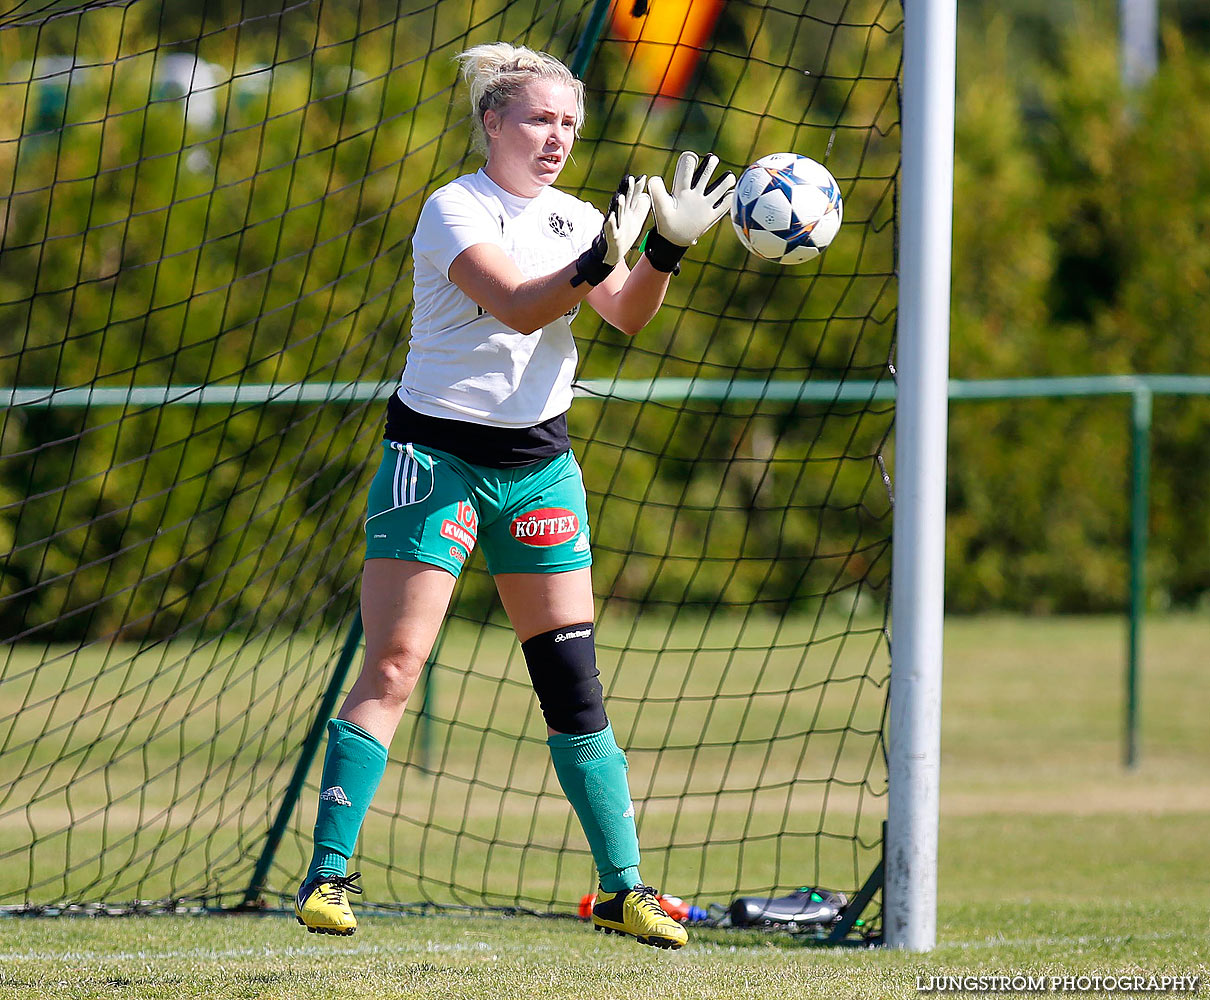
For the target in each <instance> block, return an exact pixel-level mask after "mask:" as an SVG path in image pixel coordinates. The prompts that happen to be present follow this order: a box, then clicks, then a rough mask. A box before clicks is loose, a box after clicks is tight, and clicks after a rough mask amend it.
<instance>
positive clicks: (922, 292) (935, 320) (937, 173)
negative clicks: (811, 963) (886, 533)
mask: <svg viewBox="0 0 1210 1000" xmlns="http://www.w3.org/2000/svg"><path fill="white" fill-rule="evenodd" d="M956 22H957V10H956V3H955V0H904V52H903V114H902V121H903V143H902V166H901V178H902V187H901V200H900V205H901V206H902V207H901V214H900V245H899V327H898V337H897V344H898V347H897V358H896V369H897V375H896V381H897V384H898V392H897V396H898V399H897V402H896V411H895V476H894V483H895V513H894V526H893V533H892V537H893V538H894V556H893V560H892V570H891V576H892V582H891V613H892V632H891V664H892V666H891V693H890V732H889V736H888V744H889V747H888V754H889V759H888V761H887V770H888V781H889V789H888V803H887V835H886V843H885V846H884V850H885V855H884V857H885V862H886V867H885V879H886V881H885V888H884V890H883V903H884V911H883V933H884V935H885V941H886V943H887V944H888V945H890V946H891V947H898V948H906V949H910V950H913V951H928V950H931V949H932V948H933V946H934V945H935V944H936V939H937V830H938V808H939V778H940V751H941V638H942V628H943V613H944V587H945V474H946V440H947V433H946V419H947V413H948V391H947V390H948V375H949V359H948V355H949V308H950V258H951V238H952V231H953V176H954V166H953V164H954V64H955V49H956V44H957V40H956V31H957V27H956Z"/></svg>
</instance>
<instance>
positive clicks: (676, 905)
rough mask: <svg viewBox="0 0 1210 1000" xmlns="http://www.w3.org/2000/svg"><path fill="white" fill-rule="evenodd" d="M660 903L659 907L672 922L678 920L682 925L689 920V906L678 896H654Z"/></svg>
mask: <svg viewBox="0 0 1210 1000" xmlns="http://www.w3.org/2000/svg"><path fill="white" fill-rule="evenodd" d="M655 898H656V899H658V900H659V901H660V907H661V909H663V911H664V912H665V913H667V914H668V916H670V917H671V918H672V919H673V920H679V921H680V922H681V923H682V924H683V923H684V922H685V921H686V920H687V919H688V918H689V904H688V903H686V902H685V901H684V900H683V899H681V898H680V897H679V896H656V897H655Z"/></svg>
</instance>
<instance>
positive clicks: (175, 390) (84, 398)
mask: <svg viewBox="0 0 1210 1000" xmlns="http://www.w3.org/2000/svg"><path fill="white" fill-rule="evenodd" d="M395 385H396V383H395V382H394V381H393V380H392V381H389V382H342V383H310V382H301V383H289V384H286V383H281V384H273V383H270V384H247V385H159V386H124V387H100V386H97V387H84V388H73V389H56V388H49V387H47V388H21V389H3V390H0V406H2V407H17V406H19V407H24V408H30V409H49V408H59V407H68V408H81V407H93V406H120V407H129V406H240V405H248V406H263V405H297V404H315V403H319V404H323V403H357V402H369V401H372V400H376V399H384V398H386V396H387V395H388V394H389V393H390V392H391V391H392V389H393V388H394V386H395ZM576 388H577V394H578V395H580V396H585V397H590V398H596V399H601V400H622V401H628V402H656V401H669V402H672V401H680V402H683V401H688V400H698V401H702V402H715V403H725V402H778V403H787V404H794V403H816V404H828V403H869V402H877V401H886V402H890V401H892V400H894V398H895V384H894V382H893V381H892V380H891V379H890V378H887V379H885V380H878V381H875V380H852V381H832V380H827V381H824V380H820V381H809V382H789V381H779V380H761V379H735V380H728V379H702V378H654V379H586V380H583V381H581V382H579V383H577V387H576ZM1090 396H1126V397H1129V398H1130V400H1131V406H1130V418H1129V419H1130V434H1131V463H1130V531H1129V538H1130V553H1129V565H1130V577H1129V579H1130V584H1129V599H1128V605H1127V609H1126V614H1127V621H1128V636H1127V650H1126V670H1125V695H1124V701H1125V712H1124V714H1125V718H1124V720H1123V752H1122V756H1123V761H1124V763H1125V764H1126V766H1127V767H1134V766H1135V765H1136V764H1137V762H1138V750H1139V743H1138V734H1139V727H1140V719H1139V682H1140V675H1141V666H1142V624H1143V617H1144V612H1145V594H1146V590H1145V588H1146V575H1145V573H1146V561H1147V518H1148V505H1149V488H1150V470H1151V421H1152V402H1153V400H1154V397H1156V396H1210V375H1084V376H1070V377H1055V378H1017V379H979V380H971V379H950V381H949V398H950V399H951V400H952V401H977V400H984V401H994V400H999V401H1003V400H1012V399H1043V398H1052V399H1053V398H1071V397H1090Z"/></svg>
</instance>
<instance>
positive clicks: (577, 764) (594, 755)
mask: <svg viewBox="0 0 1210 1000" xmlns="http://www.w3.org/2000/svg"><path fill="white" fill-rule="evenodd" d="M546 743H547V745H548V746H549V747H550V756H551V760H553V761H554V765H555V774H556V775H558V778H559V784H560V785H562V786H563V792H564V794H566V795H567V800H568V801H569V802H570V803H571V806H572V808H573V809H574V810H575V811H576V815H577V816H578V817H579V818H580V825H581V826H582V827H584V834H585V836H586V837H587V838H588V846H589V848H591V850H592V858H593V860H594V861H595V862H596V864H597V873H598V875H599V876H600V879H601V888H602V889H604V890H605V891H606V892H620V891H621V890H623V889H629V888H631V887H632V886H636V885H638V884H639V882H640V879H639V837H638V833H637V831H636V830H635V826H634V805H633V804H632V803H631V801H630V785H629V783H628V782H627V780H626V771H627V765H626V755H625V754H624V753H622V751H621V750H620V749H619V748H618V744H617V742H616V741H615V740H614V738H613V729H612V727H610V726H608V725H607V726H606V727H605V728H604V729H602V730H601V731H600V732H599V733H589V734H587V735H585V736H569V735H567V734H564V733H556V734H554V735H553V736H549V737H547V740H546Z"/></svg>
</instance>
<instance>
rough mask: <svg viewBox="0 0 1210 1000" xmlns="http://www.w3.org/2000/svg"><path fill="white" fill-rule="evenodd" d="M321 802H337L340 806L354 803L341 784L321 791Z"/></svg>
mask: <svg viewBox="0 0 1210 1000" xmlns="http://www.w3.org/2000/svg"><path fill="white" fill-rule="evenodd" d="M319 801H320V802H335V803H336V804H337V805H338V806H351V805H352V804H353V803H352V802H350V801H349V797H348V796H347V795H345V790H344V789H343V788H341V787H340V785H333V786H332V787H331V788H325V789H324V790H323V791H322V792H320V793H319Z"/></svg>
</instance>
